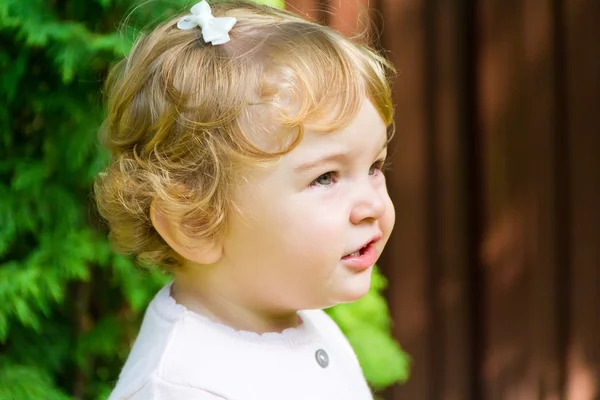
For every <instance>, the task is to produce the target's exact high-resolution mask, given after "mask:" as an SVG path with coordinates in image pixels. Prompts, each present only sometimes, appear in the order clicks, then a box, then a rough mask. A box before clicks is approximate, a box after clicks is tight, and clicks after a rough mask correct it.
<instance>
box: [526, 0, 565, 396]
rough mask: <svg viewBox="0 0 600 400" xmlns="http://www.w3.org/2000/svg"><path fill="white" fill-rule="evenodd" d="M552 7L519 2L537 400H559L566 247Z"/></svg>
mask: <svg viewBox="0 0 600 400" xmlns="http://www.w3.org/2000/svg"><path fill="white" fill-rule="evenodd" d="M553 11H554V10H553V8H552V3H551V2H548V1H546V0H525V1H524V2H523V12H524V18H523V23H524V25H523V29H524V32H523V33H524V36H523V45H524V50H525V63H526V65H525V68H526V69H525V71H524V73H525V79H524V90H525V97H524V101H525V105H526V113H525V114H524V115H523V117H524V126H523V129H524V131H523V132H521V134H522V138H523V140H524V141H525V142H526V146H527V153H526V157H527V158H528V160H529V162H528V165H527V169H528V170H530V172H529V173H528V177H529V178H528V185H529V187H530V188H531V196H532V204H531V206H532V208H531V210H530V212H531V215H529V216H528V221H530V223H529V224H527V226H526V228H525V234H526V237H527V238H529V239H528V240H527V249H526V251H527V259H528V262H527V265H528V267H529V268H530V276H531V280H530V282H529V291H530V293H529V304H525V305H524V307H525V308H526V310H527V311H528V314H529V315H528V318H527V325H526V327H527V329H528V330H529V336H528V340H529V349H530V350H529V353H530V354H529V357H530V358H529V360H528V363H527V372H526V374H527V375H526V376H527V385H530V386H531V388H530V391H531V392H532V393H533V392H535V399H538V400H559V399H560V394H561V391H562V388H561V382H560V365H561V362H560V356H561V351H560V337H559V324H560V323H561V322H563V318H564V316H563V315H561V314H560V313H561V312H563V311H564V310H563V308H561V307H560V306H559V299H560V298H561V296H562V295H563V293H562V291H561V283H560V282H559V278H558V277H559V276H560V274H559V269H560V268H561V267H562V268H566V266H565V265H560V264H559V260H561V257H560V254H561V252H564V251H565V246H566V244H565V243H561V242H560V241H559V231H558V230H559V229H566V228H567V227H566V226H562V224H563V220H562V219H560V218H557V214H558V212H559V210H558V207H559V204H560V199H559V198H558V197H559V196H560V192H561V191H564V190H565V189H566V182H564V180H562V179H561V178H560V174H559V173H558V171H559V162H560V161H559V151H560V150H559V149H558V148H557V146H558V143H559V139H558V135H559V134H562V132H559V129H560V126H561V125H562V124H561V122H560V115H561V114H560V113H559V110H558V108H557V76H556V73H557V66H556V64H557V63H558V62H562V61H561V60H559V59H558V58H557V57H556V49H555V43H554V35H555V33H556V31H555V30H556V28H557V27H556V26H555V25H554V22H553V21H554V16H553Z"/></svg>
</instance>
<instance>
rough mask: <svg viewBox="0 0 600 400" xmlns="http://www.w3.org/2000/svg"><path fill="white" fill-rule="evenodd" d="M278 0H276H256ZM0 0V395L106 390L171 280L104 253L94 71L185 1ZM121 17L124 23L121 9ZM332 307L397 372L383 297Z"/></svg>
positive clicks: (385, 376)
mask: <svg viewBox="0 0 600 400" xmlns="http://www.w3.org/2000/svg"><path fill="white" fill-rule="evenodd" d="M262 2H267V3H271V4H273V5H278V6H281V5H282V1H280V0H279V1H278V0H272V1H262ZM142 4H145V5H142V6H140V7H135V5H136V4H135V1H134V0H94V1H92V0H90V1H78V0H64V1H60V2H49V1H47V0H28V1H22V0H3V1H1V2H0V40H1V41H2V43H3V44H4V45H3V46H2V47H1V48H0V68H1V70H2V74H0V101H1V105H2V106H1V107H0V400H12V399H18V400H28V399H48V400H54V399H56V400H59V399H60V400H62V399H67V398H73V397H74V398H81V399H104V398H106V396H107V395H108V393H109V392H110V388H111V387H112V385H113V384H114V381H115V379H116V377H117V376H118V372H119V369H120V367H121V366H122V364H123V362H124V360H125V358H126V357H127V354H128V351H129V348H130V344H131V342H132V340H133V339H134V338H135V335H136V333H137V329H138V327H139V324H140V321H141V318H142V315H143V311H144V308H145V306H146V305H147V303H148V302H149V300H150V299H151V297H152V296H153V295H154V294H155V293H156V291H157V290H158V289H159V288H160V287H161V286H162V285H163V284H164V283H165V282H166V281H167V280H168V279H169V278H168V277H167V276H164V275H162V274H161V273H159V272H156V271H146V270H142V269H140V268H137V267H136V266H135V265H134V264H133V262H132V261H131V260H130V259H128V258H125V257H122V256H119V255H116V254H114V253H113V252H112V250H111V248H110V245H109V243H108V241H107V239H106V232H105V231H104V230H103V228H102V227H100V226H98V223H97V222H98V218H97V216H96V214H95V212H94V207H93V200H92V198H91V185H92V181H93V178H94V176H95V175H96V174H97V173H98V171H99V170H100V169H101V168H102V166H103V165H105V163H106V161H107V154H105V153H104V152H103V151H102V150H100V149H99V148H98V145H97V134H96V132H97V129H98V127H99V125H100V123H101V120H102V118H103V113H104V110H103V108H102V101H101V96H100V93H101V87H102V83H103V82H102V81H103V79H104V77H105V76H106V72H107V69H108V67H109V65H110V64H111V63H112V62H114V61H115V60H116V59H117V58H119V57H121V56H122V55H124V54H126V53H127V52H128V51H129V49H130V48H131V45H132V41H133V40H134V38H135V37H136V35H138V33H139V31H138V30H136V29H134V28H133V27H147V26H151V25H152V24H154V23H156V22H157V21H159V20H161V19H162V18H164V17H165V16H170V15H173V14H174V13H176V12H178V11H180V10H182V9H187V8H189V6H190V5H191V3H190V2H186V1H183V0H169V1H168V2H152V3H151V4H150V3H147V2H146V3H142ZM126 15H127V16H128V19H127V21H128V22H127V26H124V27H122V28H120V29H119V23H120V22H121V21H122V18H123V16H126ZM374 282H375V283H376V284H375V285H374V289H373V290H372V292H371V293H370V294H369V296H367V297H366V298H365V299H364V300H362V301H360V302H357V303H355V304H353V305H342V306H338V307H335V308H333V309H331V310H329V311H330V313H331V315H332V316H333V317H334V318H335V319H336V320H337V321H338V322H339V323H340V326H341V327H342V329H343V330H344V332H345V333H346V334H347V335H348V337H349V340H350V342H351V343H352V345H353V346H354V347H355V349H356V351H357V353H358V356H359V358H360V361H361V363H362V365H363V367H364V369H365V373H366V375H367V377H368V379H369V381H370V382H371V384H372V385H373V386H374V387H383V386H386V385H389V384H390V383H392V382H393V381H396V380H402V379H404V378H405V377H406V371H407V369H406V363H405V360H406V359H405V357H404V355H403V353H401V352H400V350H399V348H398V345H397V344H396V343H395V342H394V341H393V340H392V339H391V338H390V335H389V326H388V325H389V317H388V314H387V306H386V304H385V301H384V300H383V298H382V297H381V295H380V294H379V290H380V289H381V288H382V282H383V281H382V278H381V277H378V276H376V277H375V281H374Z"/></svg>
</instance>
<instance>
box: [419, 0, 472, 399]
mask: <svg viewBox="0 0 600 400" xmlns="http://www.w3.org/2000/svg"><path fill="white" fill-rule="evenodd" d="M465 7H466V2H465V1H455V2H449V1H433V2H431V10H430V13H429V17H430V18H431V19H432V24H433V31H432V39H433V42H434V45H432V46H431V51H432V53H433V54H432V57H431V58H429V59H428V63H430V64H431V68H432V69H433V70H432V72H433V74H432V76H431V77H430V82H429V85H430V86H431V93H430V95H431V96H432V99H431V101H432V105H433V110H432V111H433V113H432V116H431V118H430V123H429V124H430V127H431V129H433V130H434V135H433V138H432V140H433V141H434V143H433V146H434V153H435V154H434V165H433V168H434V170H435V171H434V173H433V174H432V176H433V177H434V179H433V180H434V181H433V182H430V183H429V184H430V185H435V188H434V190H435V191H436V193H435V198H434V199H433V201H434V202H435V206H436V209H437V212H435V214H434V216H435V218H436V221H433V222H434V234H435V239H434V241H433V246H432V248H430V249H429V252H430V253H431V254H433V255H434V258H433V259H432V268H434V269H436V270H437V273H436V274H435V275H436V277H437V280H436V281H435V282H434V284H435V285H436V286H435V289H434V301H435V306H434V307H435V309H436V310H437V312H436V313H435V314H436V315H437V318H439V325H438V337H437V338H436V340H437V341H439V342H438V343H437V344H435V345H434V348H433V349H432V350H433V351H435V352H436V353H437V354H438V359H437V360H432V362H434V361H435V362H436V367H435V371H434V373H435V374H436V375H438V378H437V379H436V380H435V381H433V380H432V382H436V383H437V386H438V387H437V392H438V393H436V396H435V399H439V400H442V399H443V400H468V399H471V398H472V394H471V392H470V389H471V369H472V366H471V363H470V360H471V348H472V346H473V345H474V342H475V341H474V338H471V337H470V333H471V327H470V320H471V319H470V313H469V310H470V307H469V301H470V298H469V292H470V291H469V279H468V275H469V271H468V253H467V252H468V251H469V243H468V235H467V218H469V215H468V213H469V210H467V209H466V208H465V204H466V195H467V190H468V187H467V182H466V177H467V174H466V170H465V167H466V164H465V160H466V153H465V150H466V149H465V142H464V131H465V123H466V120H465V116H466V112H467V110H466V104H465V90H466V82H465V79H466V76H465V75H464V74H463V66H464V62H465V59H464V57H465V56H466V54H465V43H464V42H461V41H463V40H464V39H465V38H464V36H463V35H462V34H461V32H462V29H463V26H464V24H465V21H464V18H465V11H466V8H465ZM471 250H473V249H471Z"/></svg>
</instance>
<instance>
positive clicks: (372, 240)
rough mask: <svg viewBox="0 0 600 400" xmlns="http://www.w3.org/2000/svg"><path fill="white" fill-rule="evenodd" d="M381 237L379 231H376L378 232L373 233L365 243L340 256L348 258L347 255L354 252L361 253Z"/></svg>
mask: <svg viewBox="0 0 600 400" xmlns="http://www.w3.org/2000/svg"><path fill="white" fill-rule="evenodd" d="M382 237H383V235H382V234H381V233H378V234H376V235H374V236H373V237H372V238H371V240H369V241H368V242H366V243H365V244H363V245H362V246H361V247H359V248H358V249H355V250H353V251H351V252H349V253H346V255H345V256H343V257H342V259H345V258H348V257H350V255H351V254H354V253H356V252H360V253H362V252H363V251H364V250H365V249H366V248H367V247H368V246H372V245H374V244H375V243H377V242H378V241H380V240H381V238H382Z"/></svg>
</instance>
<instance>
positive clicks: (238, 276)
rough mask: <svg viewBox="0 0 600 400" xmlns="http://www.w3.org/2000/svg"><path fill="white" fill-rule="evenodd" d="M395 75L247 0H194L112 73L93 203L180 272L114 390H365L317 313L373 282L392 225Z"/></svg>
mask: <svg viewBox="0 0 600 400" xmlns="http://www.w3.org/2000/svg"><path fill="white" fill-rule="evenodd" d="M391 71H392V69H391V66H390V65H389V64H388V63H387V62H386V61H385V60H384V59H383V58H382V57H380V56H378V55H377V54H376V53H375V52H374V51H373V50H371V49H370V48H369V47H368V46H366V45H363V44H359V43H356V42H354V41H352V40H350V39H348V38H345V37H343V36H342V35H340V34H338V33H337V32H335V31H333V30H331V29H329V28H327V27H323V26H320V25H318V24H316V23H312V22H307V21H305V20H303V19H301V18H300V17H298V16H295V15H294V14H292V13H289V12H285V11H281V10H277V9H274V8H270V7H267V6H260V5H256V4H253V3H250V2H245V1H224V2H220V3H215V4H212V5H209V4H208V3H206V2H205V1H202V2H201V3H198V4H196V5H195V6H194V7H193V8H192V9H191V13H189V12H188V13H187V15H185V14H184V15H180V16H178V17H176V18H174V19H172V20H170V21H168V22H166V23H164V24H162V25H160V26H159V27H157V28H156V29H155V30H153V31H152V32H151V33H149V34H148V35H146V36H144V37H142V38H141V39H139V41H138V42H137V43H136V44H135V46H134V48H133V50H132V51H131V54H130V55H129V56H128V57H127V58H126V59H125V60H123V61H122V62H121V63H120V64H118V65H117V66H116V67H115V68H114V69H113V71H112V72H111V74H110V76H109V79H108V85H109V103H108V118H107V121H106V123H105V124H104V130H105V132H104V133H105V135H106V137H105V140H106V145H107V146H108V147H109V149H110V151H111V153H112V161H111V163H110V165H109V167H108V168H107V169H106V171H104V172H103V173H102V174H100V175H99V176H98V178H97V180H96V183H95V193H96V199H97V203H98V207H99V210H100V212H101V214H102V216H103V217H104V218H105V219H106V220H107V221H108V223H109V226H110V236H111V240H112V241H113V243H114V245H115V247H116V248H117V250H120V251H123V252H125V253H128V254H134V255H136V256H137V257H138V259H139V260H140V261H142V262H144V263H146V264H151V265H156V266H160V267H162V268H164V269H166V270H168V272H169V273H170V274H172V277H173V279H172V281H171V283H169V284H168V285H166V286H165V287H164V288H163V289H162V290H160V292H159V293H158V294H157V295H156V297H155V298H154V299H153V300H152V302H151V303H150V305H149V306H148V309H147V311H146V314H145V317H144V322H143V324H142V327H141V330H140V332H139V335H138V337H137V339H136V341H135V343H134V345H133V348H132V350H131V353H130V355H129V357H128V359H127V362H126V363H125V366H124V367H123V370H122V372H121V374H120V377H119V379H118V382H117V384H116V387H115V388H114V391H113V392H112V394H111V397H110V399H111V400H116V399H135V400H175V399H176V400H217V399H228V400H271V399H273V400H274V399H277V400H294V399H298V400H300V399H302V400H325V399H327V400H335V399H340V400H364V399H372V394H371V392H370V390H369V387H368V385H367V383H366V382H365V379H364V377H363V374H362V372H361V368H360V366H359V363H358V361H357V359H356V356H355V355H354V352H353V351H352V349H351V347H350V346H349V344H348V342H347V340H346V339H345V337H344V335H343V334H342V332H341V331H340V329H339V328H338V327H337V325H336V324H335V323H334V322H333V321H332V320H331V319H330V318H329V317H328V316H327V314H325V312H323V311H322V309H323V308H327V307H331V306H333V305H335V304H338V303H343V302H351V301H354V300H357V299H359V298H361V297H362V296H363V295H365V294H366V293H367V291H368V290H369V285H370V277H371V272H372V268H373V264H375V262H376V261H377V259H378V257H379V255H380V254H381V252H382V250H383V248H384V246H385V244H386V241H387V240H388V237H389V235H390V231H391V230H392V227H393V224H394V209H393V205H392V203H391V201H390V198H389V196H388V193H387V190H386V183H385V177H384V175H383V172H382V168H383V164H384V162H385V158H386V151H387V143H388V139H389V136H390V132H391V129H388V128H390V127H391V125H392V117H393V107H392V101H391V96H390V88H389V83H388V81H387V75H388V72H391Z"/></svg>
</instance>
